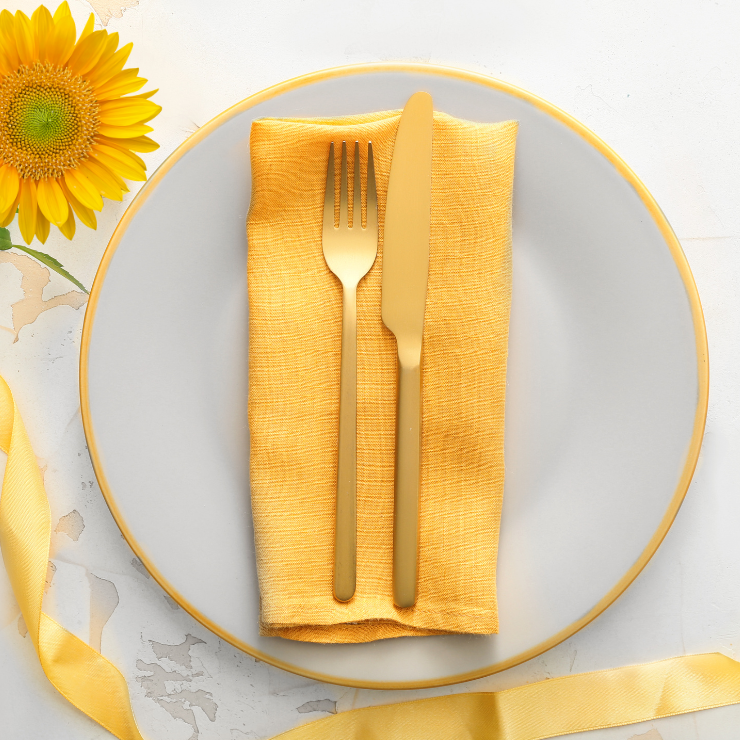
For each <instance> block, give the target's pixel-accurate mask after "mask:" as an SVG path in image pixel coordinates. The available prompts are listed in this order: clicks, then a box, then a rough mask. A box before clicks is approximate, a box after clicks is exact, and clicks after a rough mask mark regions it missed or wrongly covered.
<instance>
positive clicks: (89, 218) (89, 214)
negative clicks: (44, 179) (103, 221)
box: [59, 180, 98, 229]
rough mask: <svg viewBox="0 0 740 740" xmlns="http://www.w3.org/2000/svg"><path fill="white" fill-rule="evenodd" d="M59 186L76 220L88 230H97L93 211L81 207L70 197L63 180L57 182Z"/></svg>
mask: <svg viewBox="0 0 740 740" xmlns="http://www.w3.org/2000/svg"><path fill="white" fill-rule="evenodd" d="M59 185H60V187H61V188H62V190H63V191H64V195H65V196H67V200H68V201H69V204H70V205H71V206H72V210H73V211H74V212H75V214H77V218H79V219H80V221H82V223H83V224H85V226H87V227H88V228H90V229H97V228H98V220H97V218H96V217H95V211H93V209H92V208H88V207H87V206H83V205H82V203H80V201H79V200H77V198H75V197H74V195H72V191H71V190H70V189H69V188H68V187H67V183H65V182H64V180H60V181H59Z"/></svg>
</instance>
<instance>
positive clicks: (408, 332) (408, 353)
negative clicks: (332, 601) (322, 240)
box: [381, 92, 433, 607]
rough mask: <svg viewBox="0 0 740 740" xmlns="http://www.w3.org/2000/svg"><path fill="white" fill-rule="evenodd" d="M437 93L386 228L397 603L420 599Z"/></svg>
mask: <svg viewBox="0 0 740 740" xmlns="http://www.w3.org/2000/svg"><path fill="white" fill-rule="evenodd" d="M432 117H433V108H432V96H431V95H429V93H425V92H418V93H415V94H414V95H412V96H411V97H410V98H409V100H408V102H407V103H406V106H405V108H404V109H403V114H402V116H401V121H400V123H399V124H398V132H397V133H396V142H395V145H394V147H393V159H392V160H391V172H390V179H389V181H388V195H387V200H386V207H385V226H384V231H383V234H384V236H383V279H382V306H381V308H382V316H383V323H384V324H385V325H386V326H387V327H388V328H389V329H390V330H391V331H392V332H393V334H394V335H395V337H396V343H397V346H398V406H397V411H396V414H397V417H396V474H395V497H394V501H395V503H394V515H393V601H394V603H395V604H396V606H399V607H410V606H413V605H414V603H415V602H416V582H417V574H418V550H419V477H420V459H421V454H420V453H421V345H422V334H423V331H424V307H425V305H426V298H427V278H428V275H429V229H430V222H431V200H432Z"/></svg>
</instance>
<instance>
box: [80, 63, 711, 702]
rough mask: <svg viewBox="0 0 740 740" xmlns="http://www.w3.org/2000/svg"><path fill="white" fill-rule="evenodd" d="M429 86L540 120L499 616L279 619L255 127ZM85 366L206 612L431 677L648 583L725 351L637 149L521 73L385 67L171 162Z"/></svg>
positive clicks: (243, 644) (96, 319) (528, 217)
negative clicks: (266, 466) (263, 585)
mask: <svg viewBox="0 0 740 740" xmlns="http://www.w3.org/2000/svg"><path fill="white" fill-rule="evenodd" d="M418 90H427V91H428V92H430V93H431V94H432V95H433V97H434V101H435V107H436V108H437V109H439V110H442V111H444V112H446V113H449V114H451V115H454V116H457V117H460V118H467V119H470V120H476V121H501V120H508V119H512V118H514V119H517V120H518V121H519V122H520V127H519V140H518V144H517V163H516V172H515V186H514V214H513V234H514V237H513V241H514V257H513V259H514V289H513V299H512V318H511V335H510V358H509V369H508V376H507V377H508V389H507V408H506V443H505V444H506V466H507V470H506V488H505V502H504V511H503V517H502V525H501V540H500V549H499V562H498V571H497V580H498V600H499V611H500V625H501V627H500V633H499V634H498V635H492V636H459V635H450V636H442V637H414V638H399V639H393V640H384V641H379V642H376V643H370V644H367V645H314V644H308V643H299V642H292V641H289V640H283V639H280V638H265V637H260V635H259V594H258V589H257V577H256V570H255V562H254V546H253V540H252V529H251V517H250V511H249V476H248V450H249V439H248V433H247V417H246V401H247V356H248V343H249V337H248V330H247V292H246V291H247V287H246V253H247V249H248V245H247V243H246V236H245V221H246V216H247V209H248V206H249V199H250V185H251V183H250V162H249V131H250V126H251V122H252V120H254V119H255V118H262V117H266V116H290V117H308V116H337V115H345V114H353V113H362V112H369V111H376V110H387V109H398V108H401V107H402V106H403V104H404V102H405V101H406V100H407V99H408V97H409V96H410V95H411V94H412V93H414V92H416V91H418ZM80 384H81V395H82V412H83V421H84V425H85V432H86V435H87V439H88V445H89V448H90V452H91V455H92V458H93V464H94V466H95V471H96V473H97V476H98V479H99V482H100V485H101V488H102V490H103V493H104V495H105V498H106V500H107V502H108V505H109V506H110V508H111V511H112V512H113V515H114V516H115V518H116V521H117V522H118V525H119V526H120V528H121V530H122V532H123V534H124V536H125V537H126V539H127V540H128V542H129V543H130V545H131V546H132V547H133V549H134V551H135V552H136V554H137V555H138V556H139V557H140V558H141V560H142V561H143V562H144V564H145V565H146V566H147V568H148V569H149V570H150V572H151V573H152V575H153V576H154V577H155V578H156V579H157V581H158V582H159V583H160V584H161V585H162V586H163V588H165V589H166V590H167V592H168V593H169V594H170V595H171V596H172V597H173V598H174V599H175V600H176V601H177V602H178V603H179V604H180V605H181V606H182V607H183V608H185V609H186V610H187V611H189V612H190V613H191V614H192V615H193V616H194V617H195V618H197V619H198V620H200V621H201V622H202V623H203V624H204V625H206V626H207V627H208V628H210V629H211V630H213V631H214V632H215V633H216V634H218V635H219V636H220V637H222V638H223V639H225V640H227V641H228V642H230V643H232V644H233V645H235V646H237V647H239V648H241V649H243V650H245V651H246V652H248V653H250V654H252V655H254V656H256V657H258V658H260V659H261V660H264V661H267V662H269V663H272V664H274V665H277V666H280V667H282V668H285V669H287V670H290V671H293V672H295V673H299V674H303V675H306V676H310V677H314V678H318V679H321V680H324V681H330V682H333V683H339V684H344V685H349V686H361V687H368V688H420V687H424V686H438V685H444V684H450V683H455V682H458V681H463V680H468V679H471V678H476V677H480V676H484V675H487V674H490V673H493V672H496V671H500V670H503V669H505V668H508V667H510V666H512V665H516V664H517V663H520V662H522V661H524V660H527V659H529V658H532V657H534V656H536V655H538V654H540V653H542V652H544V651H545V650H547V649H549V648H550V647H553V646H554V645H556V644H557V643H558V642H560V641H562V640H564V639H566V638H567V637H569V636H571V635H572V634H574V633H575V632H576V631H578V630H579V629H580V628H582V627H583V626H585V625H586V624H588V623H589V622H590V621H591V620H593V619H594V618H595V617H596V616H598V614H600V613H601V612H602V611H603V610H604V609H606V608H607V607H608V606H609V605H610V604H611V603H612V602H613V601H614V600H615V599H616V598H617V597H618V596H619V595H620V594H621V593H622V592H623V591H624V589H625V588H626V587H627V586H628V585H629V584H630V583H631V582H632V580H634V578H635V577H636V576H637V574H638V573H639V572H640V571H641V570H642V568H643V567H644V566H645V564H646V563H647V562H648V560H649V559H650V557H651V556H652V555H653V553H654V552H655V550H656V549H657V547H658V545H659V544H660V542H661V541H662V539H663V537H664V536H665V534H666V532H667V531H668V528H669V527H670V525H671V523H672V521H673V519H674V517H675V515H676V512H677V511H678V507H679V506H680V504H681V501H682V500H683V497H684V495H685V494H686V491H687V489H688V485H689V482H690V479H691V475H692V473H693V470H694V466H695V464H696V460H697V457H698V454H699V447H700V444H701V436H702V432H703V428H704V420H705V416H706V404H707V394H708V368H707V349H706V335H705V330H704V322H703V318H702V313H701V306H700V304H699V299H698V296H697V293H696V288H695V286H694V282H693V279H692V277H691V273H690V270H689V268H688V265H687V263H686V260H685V258H684V255H683V253H682V251H681V248H680V245H679V243H678V241H677V239H676V237H675V235H674V234H673V232H672V230H671V228H670V226H669V224H668V223H667V221H666V219H665V217H664V216H663V215H662V213H661V212H660V210H659V208H658V207H657V205H656V204H655V202H654V201H653V199H652V197H651V196H650V194H649V193H648V192H647V190H646V188H645V186H644V185H643V184H642V183H641V182H640V180H639V179H638V178H637V177H636V175H635V174H634V173H633V172H632V171H631V170H630V169H629V168H628V167H627V166H626V165H625V164H624V163H623V162H622V161H621V159H619V157H618V156H617V155H616V154H615V153H614V152H612V151H611V150H610V149H609V148H608V147H607V146H606V145H605V144H604V143H603V142H601V141H600V140H599V139H598V138H597V137H596V136H595V135H594V134H592V133H591V132H590V131H589V130H588V129H586V128H585V127H584V126H582V125H581V124H579V123H578V122H577V121H575V120H574V119H572V118H570V117H569V116H568V115H567V114H565V113H563V112H562V111H560V110H558V109H557V108H555V107H554V106H552V105H550V104H548V103H546V102H545V101H543V100H541V99H539V98H537V97H535V96H533V95H531V94H529V93H527V92H525V91H523V90H520V89H517V88H515V87H512V86H510V85H507V84H505V83H502V82H500V81H497V80H494V79H492V78H489V77H485V76H482V75H477V74H474V73H470V72H463V71H460V70H454V69H448V68H442V67H435V66H431V65H414V64H380V65H359V66H354V67H344V68H338V69H334V70H329V71H325V72H319V73H315V74H312V75H307V76H305V77H302V78H298V79H295V80H291V81H289V82H285V83H282V84H280V85H277V86H275V87H272V88H270V89H268V90H266V91H264V92H262V93H259V94H257V95H254V96H252V97H251V98H248V99H247V100H245V101H243V102H242V103H239V104H238V105H236V106H234V107H233V108H230V109H229V110H227V111H225V112H224V113H222V114H221V115H220V116H218V117H217V118H215V119H214V120H213V121H211V122H210V123H209V124H207V125H205V126H203V127H202V128H201V129H199V130H198V132H197V133H196V134H195V135H194V136H193V137H191V138H190V139H188V140H187V141H186V142H185V143H184V144H183V145H182V146H180V147H179V148H178V149H177V150H176V151H175V152H174V153H173V154H172V155H171V156H170V157H169V158H168V159H167V160H166V161H165V163H164V164H163V165H162V166H161V167H160V168H159V169H158V170H157V171H156V172H155V173H154V175H153V176H152V177H151V178H150V180H149V181H148V182H147V183H146V185H145V186H144V187H143V188H142V190H141V192H140V193H139V194H138V195H137V197H136V198H135V200H134V201H133V203H132V204H131V206H130V207H129V209H128V211H127V212H126V214H125V215H124V217H123V219H122V221H121V223H120V225H119V226H118V228H117V230H116V232H115V234H114V235H113V238H112V239H111V242H110V245H109V246H108V249H107V251H106V253H105V256H104V258H103V262H102V264H101V268H100V270H99V272H98V276H97V278H96V280H95V284H94V286H93V289H92V293H91V298H90V304H89V307H88V311H87V315H86V318H85V326H84V331H83V347H82V356H81V367H80ZM307 577H310V576H308V575H307Z"/></svg>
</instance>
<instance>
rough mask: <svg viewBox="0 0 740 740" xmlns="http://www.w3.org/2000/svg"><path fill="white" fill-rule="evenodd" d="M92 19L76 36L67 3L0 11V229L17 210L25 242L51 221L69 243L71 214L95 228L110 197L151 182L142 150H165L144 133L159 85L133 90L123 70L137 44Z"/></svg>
mask: <svg viewBox="0 0 740 740" xmlns="http://www.w3.org/2000/svg"><path fill="white" fill-rule="evenodd" d="M94 22H95V19H94V16H93V15H92V14H90V17H89V19H88V21H87V23H86V24H85V27H84V28H83V29H82V33H81V34H80V37H79V38H78V39H76V36H77V32H76V29H75V23H74V20H72V14H71V13H70V10H69V5H68V4H67V3H66V2H64V3H62V4H61V5H60V6H59V7H58V8H57V10H56V12H55V13H54V15H53V16H52V15H51V13H50V12H49V11H48V10H47V9H46V8H45V7H44V6H43V5H42V6H41V7H39V8H37V9H36V11H35V12H34V13H33V15H32V16H31V17H30V18H29V17H28V16H27V15H26V14H25V13H23V12H22V11H20V10H19V11H18V12H17V13H16V14H15V15H13V14H11V13H10V12H9V11H7V10H3V11H2V13H0V227H5V226H7V225H8V224H9V223H10V222H11V221H12V220H13V219H14V217H15V215H16V212H17V213H18V225H19V227H20V231H21V234H22V236H23V239H24V240H25V241H26V243H27V244H30V243H31V241H32V239H33V237H34V236H36V237H37V238H38V239H39V240H40V241H41V243H42V244H43V243H44V242H45V241H46V238H47V237H48V235H49V229H50V226H51V224H54V225H55V226H57V227H58V228H59V230H60V231H61V232H62V233H63V234H64V236H66V237H67V238H68V239H71V238H72V237H73V235H74V233H75V215H76V216H77V218H79V220H80V221H81V222H82V223H83V224H85V225H86V226H89V227H90V228H91V229H94V228H96V226H97V221H96V218H95V211H100V210H101V209H102V208H103V198H104V197H105V198H109V199H110V200H119V201H120V200H122V199H123V194H124V193H126V192H128V188H127V187H126V183H125V182H124V178H125V179H128V180H146V165H145V164H144V161H143V160H142V159H141V157H139V156H138V154H136V152H151V151H153V150H155V149H157V148H158V146H159V145H158V144H157V143H156V142H154V141H152V139H150V138H149V137H148V136H147V134H148V133H149V132H150V131H152V128H151V126H148V125H147V122H148V121H150V120H151V119H152V118H154V116H156V115H157V114H158V113H159V112H160V110H162V109H161V107H160V106H158V105H157V104H156V103H153V102H152V101H151V100H149V98H150V97H151V96H152V95H154V93H155V92H156V90H152V91H150V92H146V93H140V94H138V95H132V94H131V93H136V92H137V91H138V90H140V89H141V88H142V87H143V86H144V85H145V84H146V80H145V79H143V78H142V77H139V76H138V72H139V70H138V69H124V65H125V64H126V61H127V59H128V57H129V54H130V53H131V49H132V48H133V44H130V43H129V44H126V45H125V46H122V47H121V48H120V49H118V34H117V33H108V32H107V31H95V30H94ZM75 39H76V41H75ZM124 96H125V97H124Z"/></svg>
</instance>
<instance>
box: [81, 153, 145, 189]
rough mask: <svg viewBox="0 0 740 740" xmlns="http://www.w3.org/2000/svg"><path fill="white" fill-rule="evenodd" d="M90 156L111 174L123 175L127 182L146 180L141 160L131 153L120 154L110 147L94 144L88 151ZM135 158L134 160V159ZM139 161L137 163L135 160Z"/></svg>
mask: <svg viewBox="0 0 740 740" xmlns="http://www.w3.org/2000/svg"><path fill="white" fill-rule="evenodd" d="M90 156H91V157H94V158H95V159H96V160H97V161H98V162H100V164H102V165H104V166H105V167H107V168H108V169H109V170H112V171H113V172H117V173H118V174H120V175H123V176H124V177H125V178H127V179H128V180H139V181H141V180H146V167H142V166H141V164H140V162H141V160H140V159H139V158H138V157H136V155H135V154H132V153H131V152H122V151H121V150H120V149H115V148H114V147H112V146H105V145H104V144H96V145H95V146H94V147H93V148H92V149H91V150H90ZM134 157H136V159H134ZM137 159H138V160H139V161H138V162H137V161H136V160H137Z"/></svg>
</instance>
